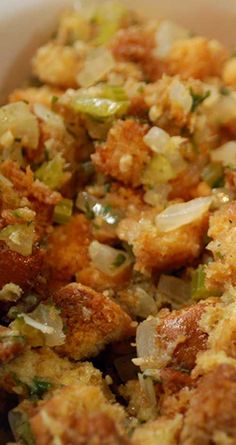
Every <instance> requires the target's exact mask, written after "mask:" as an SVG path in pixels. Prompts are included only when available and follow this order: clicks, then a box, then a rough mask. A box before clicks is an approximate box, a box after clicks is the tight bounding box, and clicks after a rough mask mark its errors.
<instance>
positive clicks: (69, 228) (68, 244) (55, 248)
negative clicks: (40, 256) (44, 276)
mask: <svg viewBox="0 0 236 445" xmlns="http://www.w3.org/2000/svg"><path fill="white" fill-rule="evenodd" d="M91 240H92V236H91V229H90V224H89V221H88V220H87V219H86V218H85V216H83V215H74V216H73V217H72V218H71V219H70V221H69V222H68V224H66V225H64V226H57V227H55V228H54V230H53V232H52V234H51V235H50V236H49V239H48V249H47V257H46V260H45V266H46V269H47V271H48V273H49V275H50V280H51V281H54V280H59V281H61V282H63V281H64V282H69V281H70V280H71V279H72V278H73V277H74V276H75V274H76V273H78V272H79V270H80V269H83V268H85V267H86V265H88V264H89V256H88V246H89V244H90V242H91Z"/></svg>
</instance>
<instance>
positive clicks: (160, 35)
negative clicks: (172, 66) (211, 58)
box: [155, 20, 189, 59]
mask: <svg viewBox="0 0 236 445" xmlns="http://www.w3.org/2000/svg"><path fill="white" fill-rule="evenodd" d="M155 37H156V44H157V46H156V49H155V55H156V56H157V57H159V58H160V59H162V58H165V57H166V56H168V54H169V52H170V50H171V48H172V45H173V43H174V42H175V41H176V40H180V39H185V38H187V37H189V31H188V30H187V29H185V28H182V27H181V26H178V25H176V24H175V23H172V22H171V21H169V20H163V21H162V22H161V24H160V26H159V28H158V30H157V32H156V36H155Z"/></svg>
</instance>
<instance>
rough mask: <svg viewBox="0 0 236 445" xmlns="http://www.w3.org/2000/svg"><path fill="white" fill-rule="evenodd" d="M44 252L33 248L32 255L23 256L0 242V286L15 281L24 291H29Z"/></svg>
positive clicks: (35, 278) (34, 280)
mask: <svg viewBox="0 0 236 445" xmlns="http://www.w3.org/2000/svg"><path fill="white" fill-rule="evenodd" d="M44 253H45V252H43V251H42V250H41V249H39V248H35V249H34V251H33V253H32V255H29V256H23V255H20V254H19V253H17V252H13V251H12V250H10V249H9V248H8V247H7V246H6V245H5V243H3V242H0V270H1V273H0V288H2V287H3V286H4V285H5V284H7V283H15V284H17V285H18V286H20V287H21V288H22V289H23V290H24V291H27V290H28V291H29V289H30V288H31V287H32V286H33V285H34V284H35V282H36V281H37V277H38V275H39V273H40V270H41V267H42V264H43V257H44Z"/></svg>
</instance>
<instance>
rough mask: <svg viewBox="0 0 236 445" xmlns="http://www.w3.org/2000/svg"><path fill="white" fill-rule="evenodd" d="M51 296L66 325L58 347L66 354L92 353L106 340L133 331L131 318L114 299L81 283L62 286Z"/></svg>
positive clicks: (78, 356)
mask: <svg viewBox="0 0 236 445" xmlns="http://www.w3.org/2000/svg"><path fill="white" fill-rule="evenodd" d="M53 300H54V302H55V304H56V306H57V307H58V308H59V309H60V311H61V317H62V320H63V322H64V324H65V326H66V342H65V344H64V345H63V346H61V347H59V348H58V350H59V351H60V352H61V353H63V354H64V355H67V356H68V357H70V358H73V359H75V360H79V359H81V358H87V357H91V356H94V355H96V354H98V352H99V351H100V350H101V349H103V348H104V347H105V345H106V344H107V343H110V342H112V341H118V340H121V339H123V338H127V337H129V336H131V335H132V334H133V333H134V328H133V326H132V323H131V319H130V318H129V316H128V315H127V314H126V313H125V312H124V311H123V310H122V309H121V308H120V307H119V306H118V305H117V304H116V303H114V302H113V301H112V300H110V299H109V298H108V297H105V296H104V295H102V294H100V293H98V292H95V291H94V290H92V289H90V288H88V287H85V286H83V285H82V284H76V283H72V284H69V285H68V286H65V287H64V288H62V289H61V290H60V291H58V292H57V293H56V294H55V295H54V296H53Z"/></svg>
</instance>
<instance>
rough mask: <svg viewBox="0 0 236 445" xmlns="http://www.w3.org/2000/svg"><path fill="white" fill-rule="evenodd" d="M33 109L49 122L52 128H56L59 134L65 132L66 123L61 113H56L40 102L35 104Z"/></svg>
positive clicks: (37, 114) (44, 120)
mask: <svg viewBox="0 0 236 445" xmlns="http://www.w3.org/2000/svg"><path fill="white" fill-rule="evenodd" d="M33 110H34V113H35V115H36V116H37V117H38V118H39V119H41V120H42V121H43V122H45V123H46V124H48V125H49V126H50V128H51V129H55V131H56V132H57V135H58V136H59V135H63V134H64V133H65V125H64V122H63V119H62V117H61V116H59V114H56V113H54V112H53V111H51V110H50V109H49V108H48V107H45V105H43V104H38V103H36V104H34V106H33ZM58 133H59V134H58Z"/></svg>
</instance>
